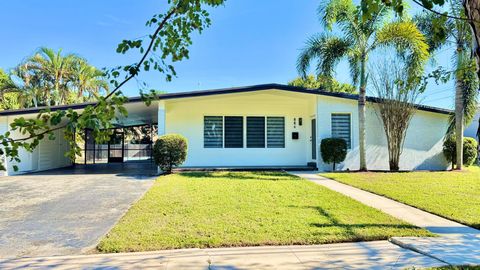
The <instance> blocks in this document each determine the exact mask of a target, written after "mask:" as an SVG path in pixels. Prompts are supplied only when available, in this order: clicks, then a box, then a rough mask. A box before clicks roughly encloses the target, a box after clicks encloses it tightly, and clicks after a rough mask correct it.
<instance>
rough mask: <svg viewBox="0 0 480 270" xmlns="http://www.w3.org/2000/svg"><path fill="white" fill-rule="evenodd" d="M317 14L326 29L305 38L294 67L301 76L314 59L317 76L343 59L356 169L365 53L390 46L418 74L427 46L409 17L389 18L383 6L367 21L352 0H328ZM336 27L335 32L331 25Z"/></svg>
mask: <svg viewBox="0 0 480 270" xmlns="http://www.w3.org/2000/svg"><path fill="white" fill-rule="evenodd" d="M318 13H319V16H320V20H321V23H322V24H323V26H324V28H325V29H326V30H327V31H325V32H323V33H320V34H318V35H315V36H313V37H311V38H309V39H308V40H307V42H306V46H305V48H304V49H303V50H302V52H301V53H300V55H299V57H298V60H297V69H298V71H299V73H300V74H301V75H302V76H303V77H305V76H306V75H307V71H308V68H309V66H310V63H311V62H312V61H313V60H314V59H315V60H317V61H318V62H317V66H316V72H317V74H318V75H324V76H332V74H333V72H334V69H335V67H336V65H337V64H338V62H339V61H340V60H341V59H347V60H348V62H349V65H350V74H351V77H352V80H353V83H354V84H355V85H358V87H359V91H358V92H359V96H358V117H359V149H360V170H367V164H366V153H365V145H366V137H365V135H366V131H365V103H366V86H367V79H368V76H367V62H368V56H369V54H370V53H371V52H372V51H373V50H375V49H376V48H378V47H386V46H393V47H394V48H395V49H396V50H397V51H398V52H400V53H402V54H403V55H404V56H405V57H406V59H407V66H408V67H409V74H412V78H413V76H414V75H413V74H421V73H422V72H423V68H424V64H425V62H426V61H427V59H428V57H429V54H428V45H427V44H426V42H425V37H424V36H423V35H422V33H421V32H420V31H419V30H418V29H417V27H416V25H415V24H414V23H413V22H412V21H410V20H399V21H389V22H387V20H388V18H389V13H388V11H387V8H381V9H380V11H379V12H377V13H376V14H375V15H374V16H373V18H372V19H371V20H368V21H365V20H363V19H362V16H363V14H362V9H361V8H360V7H357V6H355V4H354V3H353V1H352V0H330V1H329V2H326V3H325V4H322V5H321V6H320V7H319V9H318ZM334 25H337V26H338V30H339V34H337V32H335V33H333V32H332V31H331V30H332V27H333V26H334Z"/></svg>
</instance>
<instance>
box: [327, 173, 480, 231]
mask: <svg viewBox="0 0 480 270" xmlns="http://www.w3.org/2000/svg"><path fill="white" fill-rule="evenodd" d="M322 176H325V177H328V178H331V179H335V180H337V181H339V182H342V183H345V184H348V185H352V186H355V187H358V188H361V189H364V190H367V191H371V192H373V193H377V194H380V195H383V196H386V197H389V198H392V199H394V200H397V201H399V202H403V203H406V204H409V205H412V206H415V207H417V208H420V209H423V210H426V211H428V212H431V213H434V214H437V215H440V216H443V217H446V218H449V219H452V220H455V221H458V222H460V223H463V224H466V225H469V226H472V227H475V228H478V229H480V168H479V167H476V166H472V167H468V168H466V169H465V170H464V171H461V172H458V171H449V172H407V173H374V172H367V173H325V174H322Z"/></svg>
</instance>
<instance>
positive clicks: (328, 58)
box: [297, 34, 351, 78]
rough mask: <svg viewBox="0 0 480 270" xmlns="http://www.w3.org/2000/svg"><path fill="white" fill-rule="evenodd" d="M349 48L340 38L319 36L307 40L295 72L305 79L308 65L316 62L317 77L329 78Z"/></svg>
mask: <svg viewBox="0 0 480 270" xmlns="http://www.w3.org/2000/svg"><path fill="white" fill-rule="evenodd" d="M350 48H351V43H350V42H349V41H348V40H346V39H343V38H341V37H336V36H331V35H328V34H320V35H316V36H313V37H311V38H309V39H308V40H307V42H306V45H305V47H304V48H303V50H302V51H301V53H300V55H299V57H298V60H297V70H298V73H299V74H300V75H301V76H302V77H304V78H305V77H306V74H307V71H308V69H309V67H310V63H311V62H312V61H313V60H317V67H316V72H317V75H324V76H331V75H332V74H333V72H334V69H335V66H336V65H337V64H338V62H339V61H340V60H341V59H342V58H343V57H345V56H347V54H348V51H349V50H350Z"/></svg>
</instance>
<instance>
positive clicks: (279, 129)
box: [267, 117, 285, 148]
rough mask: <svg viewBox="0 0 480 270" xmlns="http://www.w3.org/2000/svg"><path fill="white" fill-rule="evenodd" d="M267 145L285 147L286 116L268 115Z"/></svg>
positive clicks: (269, 146)
mask: <svg viewBox="0 0 480 270" xmlns="http://www.w3.org/2000/svg"><path fill="white" fill-rule="evenodd" d="M267 147H268V148H285V117H267Z"/></svg>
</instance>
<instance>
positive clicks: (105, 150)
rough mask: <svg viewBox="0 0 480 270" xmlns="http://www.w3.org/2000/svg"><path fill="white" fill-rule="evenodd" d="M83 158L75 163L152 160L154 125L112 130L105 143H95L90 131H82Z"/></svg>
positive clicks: (154, 135)
mask: <svg viewBox="0 0 480 270" xmlns="http://www.w3.org/2000/svg"><path fill="white" fill-rule="evenodd" d="M82 135H83V136H81V139H83V140H84V146H85V147H84V149H83V151H82V154H83V157H82V156H79V157H78V158H77V163H84V164H95V163H118V162H128V161H145V160H151V159H152V148H153V141H154V140H155V138H156V137H157V126H156V125H139V126H127V127H118V128H115V129H113V130H112V135H111V136H110V140H109V141H108V142H105V143H97V142H95V138H94V136H93V134H92V130H89V129H86V130H84V132H83V134H82Z"/></svg>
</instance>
